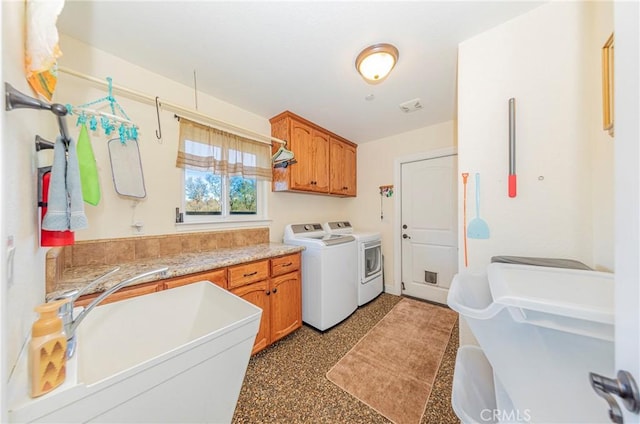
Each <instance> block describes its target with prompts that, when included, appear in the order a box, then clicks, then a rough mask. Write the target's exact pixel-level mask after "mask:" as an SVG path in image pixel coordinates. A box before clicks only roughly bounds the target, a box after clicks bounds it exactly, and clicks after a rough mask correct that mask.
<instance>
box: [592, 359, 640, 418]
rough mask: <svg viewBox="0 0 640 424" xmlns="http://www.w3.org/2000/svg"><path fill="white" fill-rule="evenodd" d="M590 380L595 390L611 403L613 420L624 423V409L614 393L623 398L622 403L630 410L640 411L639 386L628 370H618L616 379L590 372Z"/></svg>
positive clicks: (610, 409) (610, 413) (610, 411)
mask: <svg viewBox="0 0 640 424" xmlns="http://www.w3.org/2000/svg"><path fill="white" fill-rule="evenodd" d="M589 380H590V381H591V387H592V388H593V390H595V392H596V393H597V394H598V396H600V397H602V398H603V399H604V400H606V401H607V403H608V404H609V418H610V419H611V421H612V422H614V423H617V424H622V423H623V419H622V410H621V409H620V405H618V402H616V400H615V398H614V397H613V395H616V396H618V397H619V398H620V399H622V404H623V405H624V406H625V408H627V409H628V410H629V411H631V412H633V413H636V414H637V413H638V412H640V395H639V394H638V386H637V385H636V382H635V380H634V379H633V376H632V375H631V374H630V373H629V372H628V371H624V370H620V371H618V378H615V379H614V378H608V377H604V376H602V375H599V374H595V373H592V372H590V373H589Z"/></svg>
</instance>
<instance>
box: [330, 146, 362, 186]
mask: <svg viewBox="0 0 640 424" xmlns="http://www.w3.org/2000/svg"><path fill="white" fill-rule="evenodd" d="M356 162H357V159H356V148H355V147H354V146H353V145H351V144H349V143H346V142H344V141H342V140H340V139H338V138H334V137H331V139H330V142H329V164H330V167H329V171H330V172H329V181H330V188H329V193H331V194H336V195H339V196H355V195H356V194H357V190H356V175H357V169H356Z"/></svg>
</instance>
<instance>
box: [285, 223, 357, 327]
mask: <svg viewBox="0 0 640 424" xmlns="http://www.w3.org/2000/svg"><path fill="white" fill-rule="evenodd" d="M284 243H285V244H290V245H295V246H304V247H305V250H303V251H302V321H304V322H305V323H306V324H308V325H310V326H312V327H315V328H316V329H318V330H320V331H325V330H327V329H329V328H331V327H333V326H334V325H336V324H338V323H340V322H341V321H343V320H345V319H346V318H347V317H349V315H351V314H352V313H353V312H354V311H355V310H356V309H357V308H358V286H357V284H356V280H357V275H358V268H357V261H358V255H357V250H356V240H355V237H353V236H350V235H340V234H329V233H327V232H325V231H324V230H323V228H322V225H320V224H317V223H314V224H289V225H287V226H286V227H285V229H284Z"/></svg>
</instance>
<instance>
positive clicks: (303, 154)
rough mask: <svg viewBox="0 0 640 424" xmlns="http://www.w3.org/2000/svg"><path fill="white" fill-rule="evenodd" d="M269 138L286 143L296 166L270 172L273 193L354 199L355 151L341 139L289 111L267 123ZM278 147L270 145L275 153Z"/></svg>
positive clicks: (352, 145)
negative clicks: (295, 193) (323, 195)
mask: <svg viewBox="0 0 640 424" xmlns="http://www.w3.org/2000/svg"><path fill="white" fill-rule="evenodd" d="M269 121H270V122H271V135H272V136H274V137H277V138H279V139H282V140H287V143H288V144H287V148H288V149H289V150H291V151H292V152H293V153H294V155H295V159H296V161H297V163H294V164H291V165H289V166H287V167H286V168H274V169H273V185H272V189H273V191H296V192H305V193H317V194H328V195H334V196H343V197H346V196H351V197H355V196H356V194H357V190H356V148H357V146H356V145H355V144H354V143H351V142H350V141H348V140H345V139H344V138H342V137H340V136H337V135H335V134H333V133H332V132H330V131H327V130H325V129H324V128H322V127H319V126H317V125H315V124H314V123H312V122H309V121H307V120H306V119H304V118H301V117H300V116H297V115H296V114H294V113H291V112H289V111H285V112H282V113H281V114H279V115H277V116H274V117H273V118H271V119H270V120H269ZM279 147H280V146H279V145H277V144H276V145H274V147H273V152H274V153H275V152H276V151H277V150H278V148H279Z"/></svg>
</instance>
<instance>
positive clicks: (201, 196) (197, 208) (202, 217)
mask: <svg viewBox="0 0 640 424" xmlns="http://www.w3.org/2000/svg"><path fill="white" fill-rule="evenodd" d="M176 166H178V167H182V168H184V173H183V176H184V179H183V187H184V196H183V203H184V204H183V207H184V211H185V222H215V221H223V220H227V221H229V220H232V221H233V220H247V219H249V220H255V219H264V218H265V214H266V202H265V201H266V193H267V190H268V186H269V184H268V181H269V180H270V179H271V149H270V147H269V145H268V144H265V143H260V142H257V141H254V140H250V139H246V138H244V137H240V136H237V135H234V134H230V133H226V132H224V131H221V130H218V129H215V128H210V127H207V126H204V125H201V124H198V123H195V122H191V121H188V120H186V119H184V118H181V119H180V147H179V150H178V158H177V161H176Z"/></svg>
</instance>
